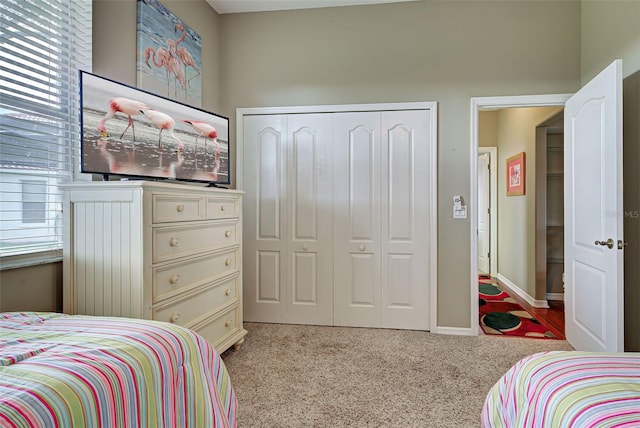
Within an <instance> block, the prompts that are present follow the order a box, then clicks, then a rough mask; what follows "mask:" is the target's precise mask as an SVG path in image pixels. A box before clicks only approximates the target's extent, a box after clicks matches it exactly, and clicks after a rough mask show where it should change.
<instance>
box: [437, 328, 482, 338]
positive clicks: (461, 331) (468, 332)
mask: <svg viewBox="0 0 640 428" xmlns="http://www.w3.org/2000/svg"><path fill="white" fill-rule="evenodd" d="M431 332H432V333H436V334H450V335H453V336H476V333H475V332H474V331H473V329H470V328H459V327H436V328H435V329H433V330H431Z"/></svg>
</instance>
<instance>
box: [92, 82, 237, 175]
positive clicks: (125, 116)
mask: <svg viewBox="0 0 640 428" xmlns="http://www.w3.org/2000/svg"><path fill="white" fill-rule="evenodd" d="M80 104H81V105H80V137H81V138H80V142H81V145H80V153H81V156H80V157H81V162H80V165H81V172H85V173H93V174H100V175H102V176H103V179H108V178H109V177H110V176H121V177H142V178H150V179H170V180H181V181H196V182H203V183H208V184H210V185H216V186H218V185H225V186H226V185H229V184H230V165H231V164H232V162H231V153H230V151H229V119H228V118H227V117H224V116H221V115H218V114H215V113H210V112H207V111H204V110H202V109H200V108H197V107H192V106H189V105H187V104H184V103H180V102H177V101H174V100H171V99H169V98H166V97H161V96H159V95H155V94H153V93H151V92H148V91H143V90H141V89H138V88H134V87H131V86H128V85H125V84H123V83H119V82H116V81H114V80H111V79H107V78H105V77H101V76H98V75H95V74H92V73H88V72H85V71H81V72H80Z"/></svg>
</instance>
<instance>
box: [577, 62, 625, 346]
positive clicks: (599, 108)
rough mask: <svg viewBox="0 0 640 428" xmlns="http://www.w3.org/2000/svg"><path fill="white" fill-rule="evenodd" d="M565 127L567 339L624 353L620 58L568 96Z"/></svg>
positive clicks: (578, 343)
mask: <svg viewBox="0 0 640 428" xmlns="http://www.w3.org/2000/svg"><path fill="white" fill-rule="evenodd" d="M564 127H565V148H564V150H565V158H564V159H565V160H564V162H565V164H564V170H565V188H564V195H565V196H564V198H565V202H564V203H565V330H566V336H567V340H568V341H569V343H571V345H572V346H573V347H574V348H576V349H577V350H585V351H623V349H624V334H623V315H624V314H623V308H624V305H623V292H624V289H623V251H622V250H621V249H619V247H618V243H619V242H620V243H621V242H622V241H623V230H622V222H623V217H624V214H623V213H624V212H623V206H622V202H623V201H622V61H621V60H616V61H614V62H613V63H612V64H611V65H610V66H609V67H607V68H606V69H605V70H603V71H602V72H601V73H600V74H599V75H598V76H596V77H595V78H594V79H593V80H592V81H591V82H589V83H588V84H587V85H586V86H585V87H584V88H582V89H581V90H580V91H579V92H578V93H576V94H575V95H574V96H573V97H571V98H570V99H569V100H568V101H567V103H566V108H565V125H564ZM607 243H610V245H608V244H607ZM603 244H604V245H603ZM620 247H622V245H621V246H620Z"/></svg>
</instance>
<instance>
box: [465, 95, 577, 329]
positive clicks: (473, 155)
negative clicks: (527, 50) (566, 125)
mask: <svg viewBox="0 0 640 428" xmlns="http://www.w3.org/2000/svg"><path fill="white" fill-rule="evenodd" d="M572 95H573V94H549V95H514V96H499V97H473V98H471V106H470V107H471V115H470V116H471V126H470V130H471V136H470V138H471V144H470V146H471V147H470V152H469V161H470V165H471V174H470V175H471V192H470V194H471V197H470V201H469V205H470V206H471V213H470V215H471V218H470V222H469V226H470V227H469V229H470V230H469V234H470V237H471V248H470V249H471V270H470V272H471V276H470V278H469V282H470V287H469V289H470V293H471V294H470V296H471V300H470V302H471V308H470V311H471V317H470V322H471V334H472V335H478V333H479V330H480V329H479V327H480V326H479V324H478V236H477V233H478V116H479V111H480V110H497V109H503V108H512V107H554V106H564V105H565V103H566V102H567V100H568V99H569V98H570V97H571V96H572ZM496 167H497V168H499V167H500V166H499V165H497V166H496ZM496 196H497V195H496ZM496 214H497V213H496ZM497 256H498V255H497V254H496V262H497Z"/></svg>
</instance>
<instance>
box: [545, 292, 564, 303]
mask: <svg viewBox="0 0 640 428" xmlns="http://www.w3.org/2000/svg"><path fill="white" fill-rule="evenodd" d="M547 300H560V301H561V302H564V293H547Z"/></svg>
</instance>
